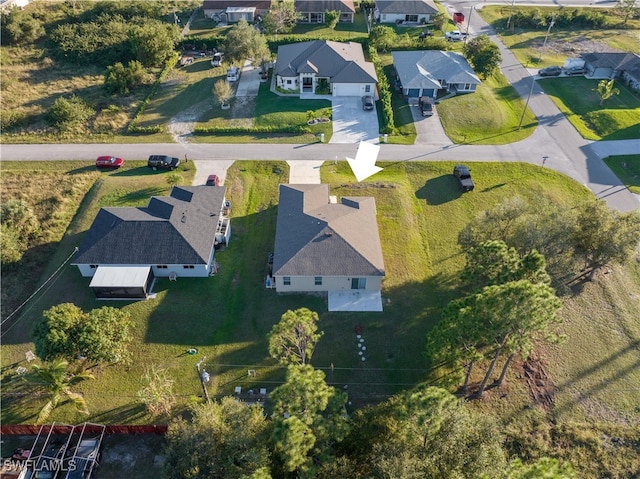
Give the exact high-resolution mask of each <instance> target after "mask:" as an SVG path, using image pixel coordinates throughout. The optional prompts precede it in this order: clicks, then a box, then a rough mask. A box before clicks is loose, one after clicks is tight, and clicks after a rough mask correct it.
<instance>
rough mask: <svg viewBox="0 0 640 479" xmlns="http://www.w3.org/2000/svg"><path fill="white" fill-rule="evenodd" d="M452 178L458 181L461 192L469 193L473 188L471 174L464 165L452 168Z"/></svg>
mask: <svg viewBox="0 0 640 479" xmlns="http://www.w3.org/2000/svg"><path fill="white" fill-rule="evenodd" d="M453 176H455V177H456V178H457V179H458V183H459V184H460V189H461V190H462V191H471V190H473V188H474V187H475V185H474V184H473V180H472V179H471V172H470V171H469V168H467V167H466V166H464V165H456V166H454V167H453Z"/></svg>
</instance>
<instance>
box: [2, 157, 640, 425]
mask: <svg viewBox="0 0 640 479" xmlns="http://www.w3.org/2000/svg"><path fill="white" fill-rule="evenodd" d="M132 163H133V162H132ZM3 166H4V165H3ZM13 166H15V164H8V165H7V166H6V167H5V168H7V170H8V171H11V168H12V167H13ZM44 166H46V165H43V167H44ZM383 166H385V167H386V168H385V170H384V171H383V172H381V173H379V174H377V175H376V176H374V177H372V178H370V179H369V180H368V181H366V182H363V183H354V180H353V177H352V175H351V173H350V172H349V170H348V167H347V165H346V163H344V162H339V163H338V164H337V165H334V164H333V163H331V164H326V165H325V166H323V168H322V171H321V173H322V180H323V182H326V183H329V184H330V185H331V193H332V194H335V195H337V196H350V195H362V196H374V197H375V198H376V204H377V208H378V225H379V230H380V237H381V240H382V246H383V254H384V259H385V266H386V271H387V277H386V278H385V281H384V287H383V301H384V312H382V313H329V312H327V311H326V301H325V300H324V299H322V298H320V297H314V296H307V295H285V296H278V295H276V294H275V293H274V292H273V291H272V290H267V289H265V287H264V280H265V277H266V274H267V255H268V253H269V251H272V250H273V240H274V235H275V220H276V215H277V203H278V184H280V183H282V182H287V178H288V169H287V165H286V164H285V163H267V162H236V163H235V164H234V165H233V167H232V168H231V169H230V170H229V172H228V176H227V181H226V186H227V188H228V191H227V196H228V198H229V199H230V200H231V201H232V205H233V213H232V238H231V242H230V244H229V246H228V248H227V249H226V250H223V251H219V252H218V253H217V254H216V259H217V261H218V262H219V264H220V270H219V272H218V274H216V275H215V276H213V277H210V278H205V279H184V278H180V279H179V280H178V281H176V282H169V281H168V280H162V279H161V280H159V281H158V282H157V284H156V288H155V290H156V292H157V297H156V298H155V299H153V300H149V301H144V302H132V303H127V302H123V303H109V305H116V306H118V307H122V308H124V309H125V310H127V311H128V312H129V313H130V314H131V316H132V318H133V320H134V324H135V326H134V337H135V340H134V342H133V344H132V345H131V348H132V350H133V352H134V361H133V363H132V364H129V365H120V366H108V367H102V368H97V369H95V370H93V372H94V374H95V376H96V379H94V380H90V381H87V382H85V383H83V384H81V385H79V386H78V390H79V391H82V392H83V393H84V394H85V396H86V398H87V401H88V404H89V409H90V411H91V415H90V416H89V417H84V416H82V415H79V414H78V413H76V412H75V411H74V410H73V409H72V408H71V406H69V405H65V406H62V407H61V408H59V409H57V410H56V411H55V412H54V415H53V416H52V419H55V420H57V421H64V422H72V423H75V422H79V421H82V420H85V419H88V420H91V421H94V422H105V423H147V422H156V423H157V422H164V421H166V420H167V419H168V418H151V417H149V416H148V415H147V414H146V413H145V411H144V408H143V407H142V405H141V404H140V403H139V402H138V400H137V398H136V393H137V391H138V390H139V389H140V388H141V387H142V380H141V378H142V376H143V374H144V373H145V371H146V369H147V368H149V367H151V366H156V367H162V368H165V369H167V370H168V371H169V373H170V374H171V376H172V377H173V379H174V380H175V387H174V393H175V394H176V396H178V398H179V400H180V407H179V408H178V409H177V411H176V412H180V411H181V410H182V409H183V408H184V407H186V406H187V405H188V404H189V403H190V402H192V401H194V400H195V401H197V400H198V399H197V397H198V396H199V395H201V394H202V391H201V387H200V384H199V381H198V377H197V374H196V370H195V365H196V363H197V362H198V361H200V360H202V359H203V358H204V363H203V367H205V369H206V370H207V371H208V372H209V373H210V374H211V377H212V381H211V383H210V384H209V386H208V389H209V392H210V394H211V395H212V396H214V397H218V396H222V395H228V394H233V390H234V388H235V387H236V386H240V387H242V388H243V390H244V391H247V390H248V389H250V388H252V389H254V390H257V388H261V387H266V388H267V389H268V390H271V389H272V388H273V387H275V386H277V385H278V384H280V383H281V381H282V380H283V377H284V371H283V370H282V369H281V368H279V367H277V366H276V365H275V363H274V361H273V360H271V359H270V358H269V357H268V353H267V341H266V334H267V333H268V331H269V330H270V328H271V326H272V325H273V324H274V323H275V322H277V321H278V320H279V318H280V316H281V315H282V313H284V312H285V311H286V310H288V309H293V308H298V307H302V306H304V307H308V308H310V309H312V310H315V311H317V312H318V313H319V314H320V328H321V330H322V331H323V332H324V336H323V338H322V339H321V340H320V342H319V343H318V346H317V348H316V352H315V354H314V357H313V361H312V362H313V364H314V366H316V367H318V368H322V369H324V370H325V372H326V374H327V378H328V380H329V382H331V383H332V384H334V385H336V386H338V387H341V386H342V385H345V384H348V385H349V395H350V399H351V400H352V403H353V405H354V406H360V405H363V404H366V403H371V402H377V401H379V400H382V399H384V398H386V397H388V396H389V395H391V394H394V393H396V392H398V391H400V390H403V389H407V388H410V387H411V386H413V385H415V384H417V383H419V382H421V381H424V380H426V379H429V378H430V375H429V371H427V370H426V369H425V367H424V364H425V361H424V359H423V357H422V351H423V347H424V340H425V334H426V333H427V331H428V330H429V329H430V328H431V327H432V326H433V325H434V324H435V322H437V321H438V319H439V311H440V309H441V308H442V307H443V306H444V305H446V304H447V302H448V301H450V300H451V299H452V298H454V297H457V296H458V295H459V294H460V291H459V289H458V288H459V283H458V274H459V272H460V270H461V268H462V267H463V265H464V257H463V255H462V253H461V252H460V250H459V248H458V246H457V244H456V238H457V234H458V232H459V231H460V230H461V229H462V228H463V227H464V225H465V224H466V223H467V222H468V221H469V220H470V219H471V218H473V217H474V216H475V215H476V214H477V213H478V212H479V211H481V210H484V209H487V208H491V207H492V206H495V205H496V204H498V203H499V202H501V201H502V200H504V199H505V198H509V197H511V196H514V195H520V196H521V197H523V198H525V199H527V200H529V201H540V198H545V201H556V202H562V203H568V204H574V203H576V202H579V201H580V200H582V199H585V198H587V197H589V195H590V193H589V192H588V191H587V190H585V189H584V188H583V187H582V186H581V185H579V184H577V183H575V182H573V181H572V180H569V179H567V178H566V177H564V176H562V175H559V174H557V173H555V172H553V171H550V170H548V169H543V168H539V167H536V166H532V165H521V164H497V163H496V164H483V163H478V164H474V177H475V179H476V184H477V187H476V190H475V191H474V192H473V193H471V194H465V195H461V194H460V193H459V191H458V189H457V187H456V184H455V181H454V180H453V178H452V176H451V174H450V170H451V167H452V164H450V163H446V162H444V163H439V162H433V163H417V162H415V163H413V162H410V163H387V164H383ZM15 167H16V168H18V167H21V166H20V165H18V166H15ZM87 167H88V165H85V168H87ZM181 173H182V174H183V175H184V177H185V183H188V182H189V181H190V180H189V178H190V175H192V173H193V172H192V171H181ZM42 174H45V173H42ZM37 175H38V174H37V173H34V175H33V176H37ZM164 177H165V175H164V174H163V173H156V172H154V173H152V172H150V171H149V170H148V169H147V168H145V167H144V166H142V164H140V165H136V164H131V165H129V168H128V169H126V170H123V171H119V172H114V173H107V174H102V175H101V177H100V179H99V181H97V182H96V183H95V184H94V186H93V188H92V189H91V190H90V192H89V194H88V195H87V196H86V197H85V199H84V201H83V202H82V203H81V204H80V208H79V209H78V213H77V215H76V217H75V218H74V220H73V221H72V222H71V224H70V226H69V228H68V231H67V233H66V235H65V237H64V238H63V239H62V242H61V243H60V247H59V252H58V253H57V255H56V256H55V257H54V258H53V260H52V261H51V264H50V267H49V272H51V271H52V270H54V269H55V268H56V267H57V266H58V265H59V264H60V263H61V259H64V258H65V257H66V256H68V253H69V252H70V251H72V248H73V246H75V245H79V244H80V242H81V239H82V233H83V232H84V231H86V229H87V228H88V227H89V226H90V224H91V222H92V221H93V218H94V217H95V214H96V212H97V210H98V208H99V207H100V206H107V205H118V206H124V205H145V204H146V201H147V199H148V197H149V196H151V195H154V194H166V192H167V191H168V185H167V184H166V181H164ZM7 178H8V175H3V184H5V182H6V181H7ZM639 279H640V273H639V271H638V265H637V264H628V265H626V267H624V268H615V269H613V270H611V272H610V273H609V274H606V275H603V276H601V277H598V279H597V281H596V282H594V283H593V284H588V285H586V286H585V288H584V290H583V291H582V292H580V294H577V295H576V296H575V297H570V298H565V306H564V308H563V310H562V312H561V314H562V316H563V318H564V319H565V323H564V324H563V326H562V328H563V330H564V331H565V332H566V333H567V335H568V340H567V341H566V342H565V343H564V344H562V345H559V346H553V347H550V346H545V347H544V348H541V349H540V350H539V353H540V354H541V355H542V356H543V360H544V363H545V365H546V367H547V370H548V371H549V372H550V375H551V377H552V379H553V380H554V381H556V382H557V384H558V385H559V386H562V387H558V390H557V396H556V404H557V405H558V410H557V411H552V414H554V415H555V414H557V418H558V419H562V420H577V421H587V420H602V421H613V422H615V423H618V424H620V423H625V422H627V421H629V422H631V421H634V420H635V421H637V420H638V414H640V412H639V411H638V410H637V404H638V398H639V392H638V388H637V386H638V384H640V377H638V375H639V373H638V368H636V367H634V365H635V364H637V361H638V360H640V358H638V350H637V342H638V340H640V330H639V329H640V327H639V325H638V324H637V321H636V319H637V317H640V316H639V315H640V311H638V301H637V298H638V297H640V286H639V285H640V281H639ZM62 302H73V303H75V304H77V305H78V306H80V307H82V308H83V309H85V310H89V309H92V308H96V307H100V306H102V305H104V303H102V302H98V301H95V300H94V299H93V298H92V294H91V292H90V290H89V288H88V279H86V278H82V277H81V276H80V275H79V273H78V272H77V270H76V268H75V267H72V266H67V267H65V268H64V269H63V270H62V272H61V273H60V274H59V276H58V277H57V279H56V280H55V281H54V282H52V283H51V284H50V285H49V286H48V287H47V288H46V289H45V290H44V291H43V292H42V293H41V294H39V295H38V296H37V297H36V298H35V299H34V300H33V301H32V302H30V303H29V304H28V305H27V307H26V308H25V309H24V311H23V312H22V314H21V315H20V316H19V318H18V322H17V323H15V325H14V326H11V327H10V329H7V328H3V337H2V382H3V388H2V419H3V421H4V422H5V423H30V422H33V420H34V414H35V413H36V412H37V410H38V407H39V406H40V405H41V404H42V403H43V400H42V399H37V398H34V397H33V394H32V392H31V391H30V390H29V389H28V388H27V387H26V385H25V383H24V382H23V381H22V380H21V379H20V377H18V376H16V374H15V369H16V367H18V366H20V365H25V364H26V361H25V352H26V351H28V350H33V344H32V343H31V342H30V331H31V329H32V327H33V324H34V323H35V322H36V321H38V320H39V319H40V317H41V314H42V311H43V310H44V309H47V308H49V307H51V306H53V305H55V304H59V303H62ZM358 325H360V326H362V328H363V336H364V338H365V340H366V345H367V361H366V363H362V362H361V361H360V357H359V356H358V355H357V348H356V346H355V333H354V331H355V327H356V326H358ZM603 331H607V332H608V336H607V338H606V341H605V340H603ZM192 347H195V348H197V349H198V353H197V354H196V355H194V356H192V355H188V354H186V351H187V349H189V348H192ZM331 365H333V370H331ZM249 369H253V370H255V371H256V374H255V376H252V377H249V376H248V372H247V371H248V370H249ZM521 374H522V371H521V370H519V369H518V367H514V368H513V369H512V370H511V372H510V374H509V376H508V380H509V386H508V390H507V392H508V396H507V397H508V400H506V401H505V400H504V399H503V397H502V394H503V393H504V391H500V392H495V394H494V393H490V394H489V395H488V398H487V400H486V401H484V402H483V403H482V407H487V408H489V410H491V411H492V412H494V413H498V414H500V415H502V414H504V415H507V416H512V415H514V414H517V413H518V412H519V411H523V410H526V409H527V408H529V407H530V404H531V399H530V397H529V392H528V390H527V388H526V387H525V386H524V383H523V382H522V378H521ZM476 379H477V378H476ZM613 391H615V394H613V393H612V392H613Z"/></svg>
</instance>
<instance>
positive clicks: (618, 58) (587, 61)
mask: <svg viewBox="0 0 640 479" xmlns="http://www.w3.org/2000/svg"><path fill="white" fill-rule="evenodd" d="M581 58H582V59H583V60H584V66H585V68H586V69H587V72H589V76H591V77H594V78H609V79H611V78H615V79H617V80H620V81H621V82H622V83H624V84H625V85H627V86H629V88H631V89H632V90H633V91H635V92H636V93H638V92H640V55H638V54H637V53H623V52H600V53H584V54H582V55H581Z"/></svg>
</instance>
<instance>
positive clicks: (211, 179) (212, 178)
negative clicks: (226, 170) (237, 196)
mask: <svg viewBox="0 0 640 479" xmlns="http://www.w3.org/2000/svg"><path fill="white" fill-rule="evenodd" d="M205 185H207V186H220V177H219V176H218V175H209V176H208V177H207V182H206V183H205Z"/></svg>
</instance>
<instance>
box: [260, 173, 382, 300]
mask: <svg viewBox="0 0 640 479" xmlns="http://www.w3.org/2000/svg"><path fill="white" fill-rule="evenodd" d="M384 276H385V270H384V261H383V257H382V246H381V244H380V236H379V234H378V223H377V220H376V205H375V200H374V198H371V197H343V198H342V199H341V202H340V203H337V202H335V201H334V202H332V201H331V199H330V197H329V186H328V185H326V184H319V185H318V184H313V185H280V199H279V204H278V219H277V223H276V238H275V248H274V254H273V265H272V273H271V277H270V278H268V280H269V281H268V282H269V283H270V284H272V285H273V286H274V287H275V289H276V291H277V292H280V293H293V292H322V293H326V294H327V296H328V302H329V310H330V311H337V310H350V311H357V310H368V311H382V299H381V295H380V289H381V286H382V278H384ZM364 303H366V306H365V307H366V308H367V309H353V308H357V307H359V305H360V306H362V305H363V304H364ZM344 308H347V309H344Z"/></svg>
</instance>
